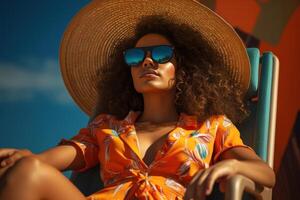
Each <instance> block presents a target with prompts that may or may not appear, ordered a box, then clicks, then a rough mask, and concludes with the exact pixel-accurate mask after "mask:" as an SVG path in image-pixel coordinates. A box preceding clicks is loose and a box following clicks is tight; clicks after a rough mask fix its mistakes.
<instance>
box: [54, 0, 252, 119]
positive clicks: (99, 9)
mask: <svg viewBox="0 0 300 200" xmlns="http://www.w3.org/2000/svg"><path fill="white" fill-rule="evenodd" d="M162 13H163V14H164V15H167V16H166V17H168V18H170V19H171V20H173V21H175V22H177V23H185V24H187V25H189V26H190V27H192V28H194V29H195V30H196V31H199V32H201V34H202V36H203V38H204V39H205V40H207V41H208V43H209V44H210V45H211V46H212V47H213V48H214V49H215V50H216V51H217V52H218V53H220V54H221V55H223V56H222V59H223V60H222V63H223V65H224V67H226V68H228V69H229V72H230V74H231V75H232V77H233V78H234V80H235V81H237V83H239V84H240V85H241V88H242V90H243V91H244V93H245V91H246V90H247V89H248V86H249V79H250V62H249V59H248V56H247V52H246V49H245V46H244V45H243V42H242V41H241V39H240V38H239V36H238V35H237V34H236V32H235V31H234V29H233V28H232V27H231V26H230V25H229V24H228V23H227V22H225V21H224V20H223V19H222V18H221V17H220V16H218V15H217V14H216V13H214V12H213V11H211V10H210V9H208V8H207V7H205V6H204V5H202V4H200V3H199V2H197V1H195V0H94V1H92V2H91V3H89V4H88V5H87V6H85V7H84V8H83V9H82V10H80V11H79V12H78V13H77V15H76V16H75V17H74V18H73V19H72V21H71V22H70V24H69V26H68V27H67V29H66V31H65V33H64V36H63V39H62V43H61V49H60V65H61V72H62V76H63V79H64V82H65V85H66V87H67V89H68V91H69V92H70V94H71V96H72V97H73V99H74V100H75V102H76V103H77V104H78V105H79V107H80V108H81V109H82V110H83V111H84V112H85V113H87V114H88V115H91V114H92V112H93V109H94V107H95V105H96V101H97V74H96V72H97V68H98V67H99V66H105V64H107V63H109V55H110V54H112V52H113V51H114V48H115V44H116V43H117V42H118V41H119V40H122V39H124V38H128V37H130V36H133V34H134V28H135V26H136V24H137V22H138V20H139V19H140V18H141V17H142V16H148V15H159V14H162Z"/></svg>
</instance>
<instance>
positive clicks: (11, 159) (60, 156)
mask: <svg viewBox="0 0 300 200" xmlns="http://www.w3.org/2000/svg"><path fill="white" fill-rule="evenodd" d="M27 156H32V157H35V158H37V159H39V160H40V161H42V162H44V163H47V164H49V165H51V166H53V167H55V168H56V169H58V170H60V171H64V170H76V169H80V168H81V167H83V165H84V159H83V156H82V154H81V153H79V150H77V149H76V148H75V147H74V146H72V145H60V146H56V147H53V148H51V149H49V150H46V151H44V152H42V153H40V154H33V153H32V152H31V151H29V150H27V149H0V171H5V169H6V168H8V167H11V166H12V165H13V164H14V163H15V162H16V161H17V160H19V159H21V158H23V157H27ZM2 173H3V172H2Z"/></svg>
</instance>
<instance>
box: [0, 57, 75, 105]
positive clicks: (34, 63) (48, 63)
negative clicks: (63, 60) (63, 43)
mask: <svg viewBox="0 0 300 200" xmlns="http://www.w3.org/2000/svg"><path fill="white" fill-rule="evenodd" d="M29 65H30V66H29ZM40 95H43V96H46V97H47V98H49V99H52V100H54V101H55V102H57V103H61V104H68V103H71V102H72V99H71V97H70V96H69V94H68V92H67V89H66V88H65V86H64V83H63V80H62V77H61V75H60V71H59V66H58V61H57V60H54V59H45V60H37V59H30V60H28V61H27V62H24V63H23V64H17V63H8V62H1V61H0V102H12V101H18V102H20V101H28V100H33V99H34V98H38V97H39V96H40Z"/></svg>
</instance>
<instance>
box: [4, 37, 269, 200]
mask: <svg viewBox="0 0 300 200" xmlns="http://www.w3.org/2000/svg"><path fill="white" fill-rule="evenodd" d="M158 44H171V43H170V41H169V40H168V39H167V38H165V37H164V36H162V35H158V34H147V35H145V36H144V37H141V38H140V39H139V40H138V42H137V43H136V46H152V45H158ZM149 69H152V70H157V72H158V73H159V76H158V77H142V78H139V75H140V73H142V72H143V70H149ZM175 71H176V61H174V59H173V60H171V61H170V62H169V63H165V64H157V63H154V62H153V61H152V59H151V58H150V57H149V54H148V55H147V57H146V59H145V60H144V62H143V63H141V64H140V65H139V66H137V67H136V68H131V75H132V78H133V82H134V86H135V88H136V90H137V92H140V93H142V96H143V100H144V112H143V114H142V115H141V117H140V118H139V119H138V121H137V122H138V123H151V124H152V125H153V126H156V128H157V131H154V132H153V131H152V132H150V131H147V130H145V129H143V128H140V130H139V131H138V133H137V134H138V137H139V138H143V139H142V140H140V141H141V146H145V148H144V150H143V151H144V152H143V153H142V154H143V155H146V154H147V151H148V149H149V148H152V147H153V146H152V145H151V144H152V143H154V142H156V141H157V140H159V139H160V138H161V137H162V135H163V133H162V132H159V130H161V129H160V128H159V127H160V126H161V124H162V123H167V124H168V123H171V124H172V122H174V121H176V120H177V119H178V114H177V112H176V106H175V104H174V102H173V99H174V96H175V92H174V85H175V84H174V82H173V80H174V77H175V74H174V73H175ZM140 127H143V126H140ZM164 128H166V129H168V127H164ZM142 133H143V136H142V135H141V134H142ZM150 133H151V134H150ZM153 135H155V136H156V137H153ZM147 146H148V147H147ZM153 148H154V150H157V149H159V145H158V146H156V147H155V146H154V147H153ZM0 160H2V161H1V164H0V165H1V168H0V177H1V179H0V186H1V187H0V188H1V190H0V200H2V199H12V200H13V199H79V200H80V199H85V198H84V196H83V195H82V193H81V192H80V191H79V190H78V189H77V188H76V187H75V186H74V185H73V184H72V183H71V182H70V181H69V180H68V179H67V178H65V177H64V176H63V175H62V174H61V173H60V172H59V171H63V170H66V169H73V170H74V169H79V168H81V167H82V166H83V158H82V157H81V155H80V154H79V153H78V152H77V151H76V148H75V147H73V146H65V145H63V146H58V147H54V148H52V149H50V150H47V151H45V152H43V153H41V154H37V155H34V154H32V153H31V152H30V151H28V150H16V149H0ZM1 173H2V174H1ZM234 174H242V175H244V176H246V177H249V178H250V179H252V180H253V181H255V182H257V183H259V184H262V185H264V186H267V187H273V186H274V184H275V175H274V172H273V170H272V169H271V168H270V167H269V166H268V165H267V164H266V163H264V162H263V161H262V160H261V159H260V158H259V157H258V156H257V155H256V154H255V153H254V152H253V151H251V150H248V149H246V148H240V147H236V148H232V149H229V150H227V151H226V152H224V153H223V154H222V156H221V158H220V161H219V162H217V163H216V164H215V165H213V166H211V167H209V168H208V169H204V170H202V171H200V172H198V173H197V174H196V175H195V177H194V179H193V180H192V181H191V183H190V184H189V186H188V187H187V191H186V194H185V199H191V198H193V199H205V195H207V194H210V193H211V190H212V187H213V185H214V183H215V182H216V181H219V180H221V179H224V178H225V179H226V178H228V177H230V176H232V175H234ZM21 177H22V178H21Z"/></svg>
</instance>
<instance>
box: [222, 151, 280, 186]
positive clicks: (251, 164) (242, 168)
mask: <svg viewBox="0 0 300 200" xmlns="http://www.w3.org/2000/svg"><path fill="white" fill-rule="evenodd" d="M225 159H235V161H236V162H235V168H236V173H237V174H241V175H244V176H246V177H248V178H250V179H251V180H253V181H254V182H256V183H259V184H261V185H264V186H266V187H270V188H271V187H274V185H275V173H274V171H273V169H272V168H271V167H270V166H269V165H268V164H267V163H265V162H264V161H263V160H261V158H260V157H258V156H257V155H256V154H255V153H254V152H253V151H251V150H249V149H248V148H244V147H235V148H232V149H229V150H228V151H225V152H224V153H223V154H222V155H221V160H225Z"/></svg>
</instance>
